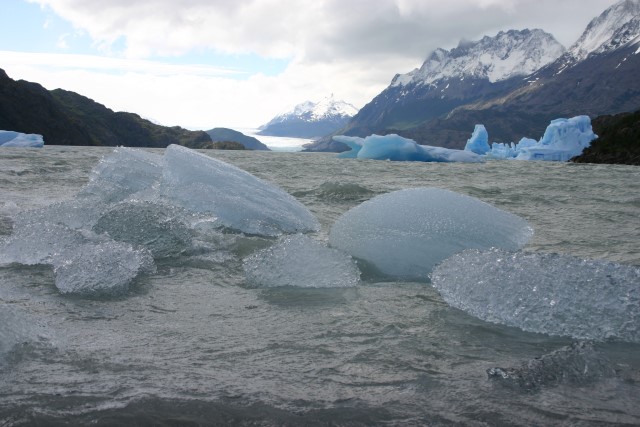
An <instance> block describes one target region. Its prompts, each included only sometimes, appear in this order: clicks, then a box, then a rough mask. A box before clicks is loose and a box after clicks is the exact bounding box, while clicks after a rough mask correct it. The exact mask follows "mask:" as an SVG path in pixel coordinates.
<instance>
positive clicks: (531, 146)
mask: <svg viewBox="0 0 640 427" xmlns="http://www.w3.org/2000/svg"><path fill="white" fill-rule="evenodd" d="M596 137H597V136H596V135H595V134H594V133H593V130H592V129H591V119H589V117H588V116H576V117H572V118H570V119H556V120H553V121H552V122H551V123H550V124H549V126H547V129H546V131H545V132H544V135H543V136H542V138H541V139H540V141H536V140H535V139H530V138H522V139H521V140H520V142H518V143H517V144H513V143H510V144H501V143H497V142H494V143H493V144H492V145H491V151H489V152H487V156H488V157H491V158H494V159H512V158H515V159H517V160H547V161H559V162H566V161H568V160H569V159H571V158H572V157H575V156H578V155H580V154H581V153H582V151H583V150H584V149H585V148H587V147H589V145H591V141H593V140H594V139H595V138H596Z"/></svg>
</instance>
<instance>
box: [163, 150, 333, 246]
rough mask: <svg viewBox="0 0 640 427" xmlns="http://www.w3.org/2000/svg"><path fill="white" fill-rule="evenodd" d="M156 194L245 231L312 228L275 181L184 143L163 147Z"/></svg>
mask: <svg viewBox="0 0 640 427" xmlns="http://www.w3.org/2000/svg"><path fill="white" fill-rule="evenodd" d="M164 157H165V167H164V173H163V177H162V184H161V194H162V195H163V196H164V197H166V198H167V199H169V200H170V201H171V202H172V203H174V204H176V205H178V206H182V207H183V208H185V209H188V210H191V211H194V212H203V213H211V214H213V215H215V216H216V217H218V220H219V221H220V222H221V223H222V224H224V225H225V226H227V227H229V228H232V229H235V230H239V231H242V232H245V233H249V234H257V235H279V234H282V233H296V232H306V231H315V230H318V229H319V227H320V225H319V223H318V220H317V219H316V218H315V217H314V216H313V214H312V213H311V212H310V211H309V210H308V209H307V208H306V207H305V206H304V205H302V204H301V203H300V202H298V201H297V200H296V199H294V198H293V196H291V195H290V194H288V193H285V192H284V191H282V190H281V189H279V188H278V187H276V186H274V185H272V184H269V183H267V182H265V181H262V180H261V179H258V178H256V177H255V176H253V175H251V174H250V173H248V172H245V171H243V170H241V169H238V168H237V167H235V166H232V165H229V164H227V163H224V162H222V161H220V160H217V159H214V158H211V157H209V156H206V155H204V154H201V153H198V152H196V151H193V150H189V149H188V148H184V147H181V146H178V145H170V146H169V147H168V148H167V149H166V151H165V156H164Z"/></svg>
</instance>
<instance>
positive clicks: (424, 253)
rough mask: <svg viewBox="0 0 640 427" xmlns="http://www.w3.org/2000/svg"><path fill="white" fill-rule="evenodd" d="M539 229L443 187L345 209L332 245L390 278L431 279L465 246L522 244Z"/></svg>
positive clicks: (394, 194)
mask: <svg viewBox="0 0 640 427" xmlns="http://www.w3.org/2000/svg"><path fill="white" fill-rule="evenodd" d="M532 235H533V229H532V228H531V227H530V226H529V224H528V223H527V222H526V221H525V220H524V219H522V218H520V217H519V216H516V215H514V214H511V213H509V212H505V211H503V210H500V209H498V208H496V207H493V206H491V205H489V204H488V203H485V202H482V201H481V200H478V199H476V198H473V197H469V196H465V195H462V194H458V193H454V192H452V191H448V190H443V189H440V188H412V189H407V190H400V191H394V192H392V193H387V194H383V195H381V196H377V197H374V198H372V199H370V200H368V201H366V202H364V203H362V204H360V205H358V206H356V207H355V208H353V209H351V210H349V211H347V212H346V213H344V214H343V215H342V216H341V217H340V218H338V220H337V221H336V222H335V224H334V225H333V227H331V231H330V233H329V243H330V245H331V246H332V247H334V248H337V249H340V250H342V251H344V252H346V253H348V254H350V255H351V256H353V257H355V258H358V259H361V260H364V261H366V262H368V263H369V264H370V265H372V266H373V267H375V269H377V270H378V271H379V272H381V273H382V274H384V275H386V276H391V277H397V278H402V279H417V280H426V279H427V276H428V274H429V273H430V272H431V270H432V269H433V267H434V266H435V265H436V264H438V263H439V262H441V261H442V260H444V259H446V258H449V257H450V256H451V255H453V254H455V253H458V252H461V251H463V250H465V249H469V248H475V249H489V248H491V247H499V248H503V249H507V250H516V249H520V248H522V247H523V246H524V245H525V244H526V243H527V242H528V240H529V239H530V238H531V236H532Z"/></svg>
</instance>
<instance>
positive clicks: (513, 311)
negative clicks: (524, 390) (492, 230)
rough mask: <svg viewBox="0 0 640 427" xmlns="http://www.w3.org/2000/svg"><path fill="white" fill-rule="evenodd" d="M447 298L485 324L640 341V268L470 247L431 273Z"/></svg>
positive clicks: (549, 255) (563, 256)
mask: <svg viewBox="0 0 640 427" xmlns="http://www.w3.org/2000/svg"><path fill="white" fill-rule="evenodd" d="M431 282H432V285H433V287H434V288H435V289H437V290H438V291H439V292H440V294H441V295H442V298H443V299H444V300H445V301H446V302H447V303H448V304H449V305H451V306H452V307H455V308H458V309H460V310H463V311H465V312H467V313H469V314H470V315H472V316H475V317H478V318H480V319H482V320H485V321H488V322H493V323H500V324H503V325H507V326H513V327H517V328H520V329H522V330H524V331H529V332H537V333H544V334H549V335H558V336H569V337H572V338H576V339H585V340H600V341H602V340H607V339H618V340H623V341H629V342H635V343H640V288H638V283H640V268H639V267H634V266H629V265H622V264H617V263H613V262H607V261H599V260H585V259H580V258H576V257H573V256H570V255H564V254H547V253H528V252H509V251H505V250H501V249H495V248H494V249H490V250H487V251H480V250H477V249H476V250H467V251H464V252H461V253H458V254H456V255H453V256H452V257H450V258H448V259H447V260H445V261H443V262H442V263H441V264H439V265H438V266H437V267H436V268H435V269H434V270H433V272H432V274H431Z"/></svg>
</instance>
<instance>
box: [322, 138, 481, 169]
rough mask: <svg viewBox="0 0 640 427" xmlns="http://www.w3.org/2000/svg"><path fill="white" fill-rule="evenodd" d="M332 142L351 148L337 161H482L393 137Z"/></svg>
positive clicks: (445, 149)
mask: <svg viewBox="0 0 640 427" xmlns="http://www.w3.org/2000/svg"><path fill="white" fill-rule="evenodd" d="M333 139H334V140H335V141H338V142H342V143H344V144H347V145H348V146H349V147H351V151H348V152H346V153H340V154H339V155H338V157H340V158H358V159H370V160H394V161H416V162H465V163H477V162H481V161H482V157H480V156H478V155H477V154H475V153H472V152H470V151H464V150H451V149H448V148H442V147H432V146H429V145H419V144H417V143H416V142H415V141H414V140H412V139H407V138H403V137H401V136H398V135H396V134H390V135H370V136H368V137H366V138H358V137H353V136H343V135H339V136H334V137H333Z"/></svg>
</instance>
